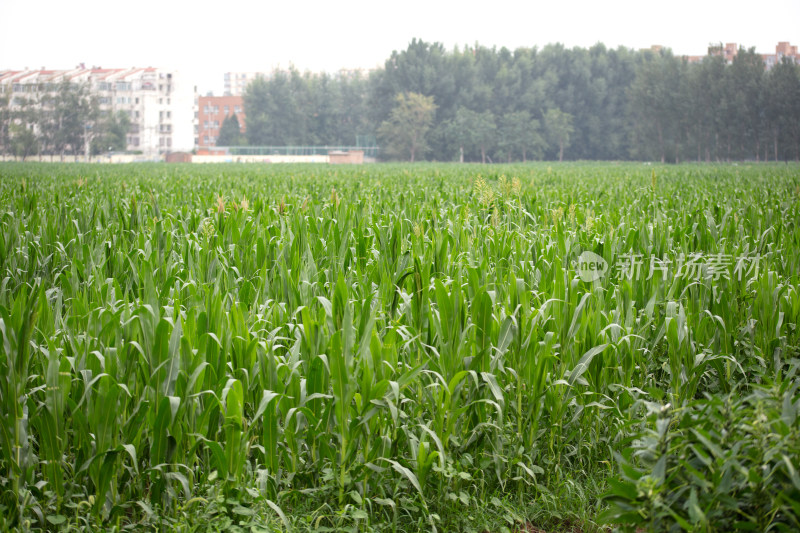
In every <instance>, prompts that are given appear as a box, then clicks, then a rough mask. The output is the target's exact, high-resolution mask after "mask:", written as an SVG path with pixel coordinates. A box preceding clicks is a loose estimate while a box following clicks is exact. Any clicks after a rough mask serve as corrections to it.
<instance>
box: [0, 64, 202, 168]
mask: <svg viewBox="0 0 800 533" xmlns="http://www.w3.org/2000/svg"><path fill="white" fill-rule="evenodd" d="M65 80H66V81H69V82H71V83H81V84H86V85H87V86H88V87H89V90H90V92H91V93H92V94H93V95H94V96H96V97H97V101H98V104H99V107H100V109H101V110H104V111H112V112H117V111H123V112H125V113H127V114H128V116H129V118H130V121H131V128H130V130H129V132H128V139H127V144H128V146H127V148H128V150H131V151H140V152H142V153H143V154H144V155H145V156H157V155H159V154H163V153H167V152H175V151H190V150H191V149H192V148H193V146H194V132H193V129H192V121H193V118H194V111H193V104H194V87H193V86H192V85H191V83H189V82H188V80H184V79H182V78H181V77H180V76H179V74H178V72H177V71H173V70H165V69H158V68H152V67H148V68H99V67H93V68H86V67H85V66H83V65H79V66H78V67H76V68H74V69H71V70H47V69H44V68H43V69H40V70H19V71H12V70H0V90H2V91H3V92H5V93H6V94H9V95H10V96H11V99H10V106H11V108H12V109H13V108H15V107H18V106H19V105H20V104H21V102H22V98H27V99H31V100H33V101H37V100H38V98H36V97H38V96H42V95H44V94H47V93H54V92H55V91H56V90H57V87H58V85H59V84H60V83H62V82H63V81H65Z"/></svg>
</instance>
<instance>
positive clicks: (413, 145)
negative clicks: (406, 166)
mask: <svg viewBox="0 0 800 533" xmlns="http://www.w3.org/2000/svg"><path fill="white" fill-rule="evenodd" d="M395 100H396V105H395V107H394V109H392V113H391V115H390V116H389V118H388V120H386V121H384V122H383V123H382V124H381V126H380V128H378V136H379V138H380V139H381V140H382V142H383V143H384V151H385V153H386V154H387V155H388V156H389V157H392V158H399V159H409V160H410V161H411V162H412V163H413V162H414V160H415V159H416V157H417V156H423V155H425V152H426V151H427V150H428V143H427V140H426V138H425V137H426V136H427V134H428V131H429V130H430V129H431V125H432V124H433V119H434V113H435V112H436V104H435V103H434V102H433V97H432V96H424V95H422V94H418V93H407V94H398V95H397V97H396V98H395Z"/></svg>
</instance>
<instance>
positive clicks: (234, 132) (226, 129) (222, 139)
mask: <svg viewBox="0 0 800 533" xmlns="http://www.w3.org/2000/svg"><path fill="white" fill-rule="evenodd" d="M244 143H245V136H244V134H243V133H242V128H241V126H239V118H238V117H237V116H236V113H232V114H230V115H228V116H227V117H225V120H223V121H222V126H221V127H220V128H219V138H218V139H217V146H242V145H244Z"/></svg>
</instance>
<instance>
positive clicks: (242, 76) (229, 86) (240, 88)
mask: <svg viewBox="0 0 800 533" xmlns="http://www.w3.org/2000/svg"><path fill="white" fill-rule="evenodd" d="M224 76H225V86H224V92H223V95H224V96H243V95H244V90H245V89H246V88H247V84H248V83H250V82H251V81H253V80H254V79H256V78H257V77H259V76H263V77H264V78H269V76H270V74H269V73H268V72H226V73H225V74H224Z"/></svg>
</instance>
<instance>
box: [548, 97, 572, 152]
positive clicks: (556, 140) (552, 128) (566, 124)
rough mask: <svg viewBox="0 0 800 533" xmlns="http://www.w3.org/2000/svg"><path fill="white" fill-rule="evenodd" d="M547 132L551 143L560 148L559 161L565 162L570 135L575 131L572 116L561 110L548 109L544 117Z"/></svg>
mask: <svg viewBox="0 0 800 533" xmlns="http://www.w3.org/2000/svg"><path fill="white" fill-rule="evenodd" d="M544 124H545V131H547V136H548V138H549V139H550V142H551V143H552V144H553V145H555V146H557V147H558V160H559V161H563V160H564V149H565V148H568V147H569V143H570V135H572V132H573V131H575V130H574V128H573V127H572V115H570V114H569V113H565V112H563V111H561V110H560V109H548V110H547V113H545V115H544Z"/></svg>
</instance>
